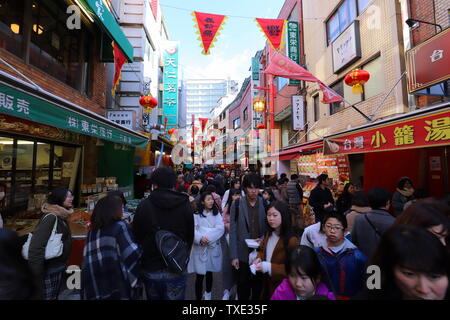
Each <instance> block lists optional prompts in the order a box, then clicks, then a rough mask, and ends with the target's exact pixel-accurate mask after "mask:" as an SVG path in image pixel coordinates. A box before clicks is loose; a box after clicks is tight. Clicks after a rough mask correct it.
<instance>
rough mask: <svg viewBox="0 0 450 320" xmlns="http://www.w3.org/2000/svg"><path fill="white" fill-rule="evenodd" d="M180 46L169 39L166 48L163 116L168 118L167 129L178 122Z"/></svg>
mask: <svg viewBox="0 0 450 320" xmlns="http://www.w3.org/2000/svg"><path fill="white" fill-rule="evenodd" d="M178 47H179V44H178V42H177V41H167V42H166V50H164V79H163V84H164V85H163V87H164V91H163V96H162V100H163V104H162V109H163V118H164V117H165V118H167V129H170V128H173V127H176V126H177V123H178Z"/></svg>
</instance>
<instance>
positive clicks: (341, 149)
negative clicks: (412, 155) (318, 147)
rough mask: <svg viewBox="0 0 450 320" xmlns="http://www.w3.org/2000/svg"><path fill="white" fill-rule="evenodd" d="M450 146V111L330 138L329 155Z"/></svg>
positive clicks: (325, 148)
mask: <svg viewBox="0 0 450 320" xmlns="http://www.w3.org/2000/svg"><path fill="white" fill-rule="evenodd" d="M449 143H450V110H448V109H447V110H445V111H440V112H436V113H433V114H431V115H430V114H429V115H422V116H417V117H415V118H413V119H408V120H399V121H395V122H394V123H390V124H385V125H379V126H375V127H373V128H369V129H361V130H358V131H356V132H353V133H350V134H344V135H338V136H333V137H330V138H326V139H325V141H324V153H325V154H351V153H366V152H375V151H392V150H403V149H412V148H423V147H436V146H440V145H448V144H449Z"/></svg>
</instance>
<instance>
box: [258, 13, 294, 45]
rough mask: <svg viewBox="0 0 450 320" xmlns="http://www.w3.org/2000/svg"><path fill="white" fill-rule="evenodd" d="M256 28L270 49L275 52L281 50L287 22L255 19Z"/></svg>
mask: <svg viewBox="0 0 450 320" xmlns="http://www.w3.org/2000/svg"><path fill="white" fill-rule="evenodd" d="M255 20H256V22H257V23H258V26H259V27H260V28H261V31H262V32H263V33H264V34H265V36H266V38H267V40H268V41H269V43H270V45H271V46H272V48H273V49H274V50H276V51H280V50H281V49H283V47H284V45H285V41H284V39H286V35H285V34H286V25H287V21H286V20H283V19H260V18H256V19H255Z"/></svg>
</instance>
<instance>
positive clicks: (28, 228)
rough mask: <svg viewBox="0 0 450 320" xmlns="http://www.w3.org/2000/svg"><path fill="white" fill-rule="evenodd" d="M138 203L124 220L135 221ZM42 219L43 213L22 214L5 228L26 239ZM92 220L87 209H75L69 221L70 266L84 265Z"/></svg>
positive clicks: (131, 207)
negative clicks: (70, 242) (84, 251)
mask: <svg viewBox="0 0 450 320" xmlns="http://www.w3.org/2000/svg"><path fill="white" fill-rule="evenodd" d="M138 201H139V200H132V201H130V202H131V203H130V206H128V205H127V209H128V211H127V212H126V213H124V219H126V220H127V221H129V222H132V220H133V217H134V211H135V209H136V206H137V205H136V204H137V203H138ZM41 217H42V213H41V212H39V211H33V212H30V211H28V212H22V213H20V214H18V215H16V216H15V217H13V218H10V219H5V222H4V228H5V229H10V230H14V231H15V232H17V234H18V235H19V237H24V236H26V235H27V234H28V233H30V232H33V231H34V229H35V228H36V226H37V225H38V223H39V220H40V218H41ZM90 220H91V214H90V213H88V212H87V210H86V208H79V209H74V213H73V214H72V215H71V216H70V217H69V219H68V220H67V223H68V225H69V228H70V231H71V234H72V252H71V254H70V257H69V262H68V263H69V265H78V266H81V264H82V263H83V250H84V245H85V243H86V238H87V234H88V232H89V227H90Z"/></svg>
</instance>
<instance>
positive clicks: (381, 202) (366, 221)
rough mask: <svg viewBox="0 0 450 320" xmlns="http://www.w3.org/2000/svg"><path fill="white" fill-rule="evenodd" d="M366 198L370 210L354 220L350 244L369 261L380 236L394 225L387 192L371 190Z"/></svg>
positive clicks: (380, 189) (389, 197) (389, 195)
mask: <svg viewBox="0 0 450 320" xmlns="http://www.w3.org/2000/svg"><path fill="white" fill-rule="evenodd" d="M367 197H368V198H369V206H370V207H371V208H372V210H371V211H369V213H366V214H361V215H359V216H357V217H356V218H355V221H354V223H353V229H352V233H351V237H352V242H353V243H354V244H355V245H356V246H357V247H358V248H359V250H361V251H362V252H363V253H364V254H365V255H366V256H367V257H368V258H369V259H370V258H371V257H372V255H373V253H374V252H375V250H376V248H377V247H378V244H379V242H380V239H381V236H382V234H383V233H384V232H385V231H386V230H387V229H389V227H390V226H392V225H393V224H394V222H395V218H394V217H393V216H392V215H391V214H390V213H389V212H388V210H389V207H390V205H391V200H390V199H391V194H390V193H389V191H387V190H385V189H382V188H378V187H376V188H372V189H370V190H369V192H368V193H367Z"/></svg>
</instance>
